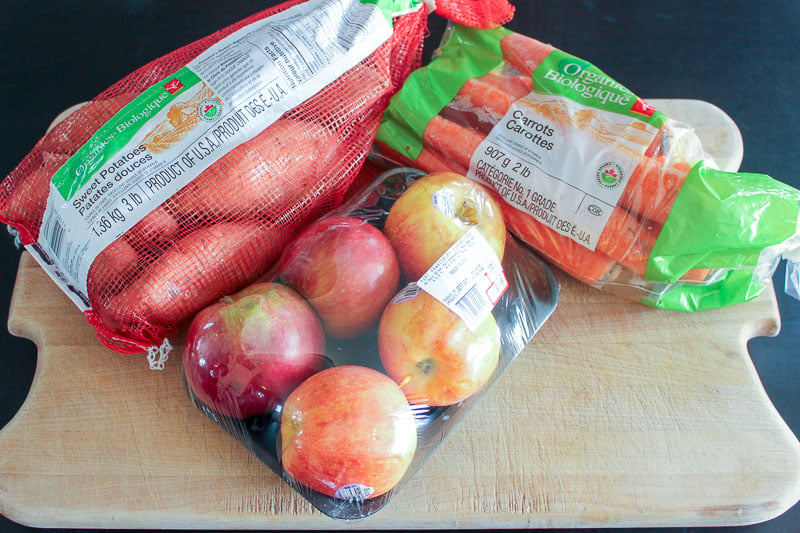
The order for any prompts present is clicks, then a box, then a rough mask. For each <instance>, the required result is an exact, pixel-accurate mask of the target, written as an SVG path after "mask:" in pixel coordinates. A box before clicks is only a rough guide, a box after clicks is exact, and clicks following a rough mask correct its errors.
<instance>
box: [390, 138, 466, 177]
mask: <svg viewBox="0 0 800 533" xmlns="http://www.w3.org/2000/svg"><path fill="white" fill-rule="evenodd" d="M377 145H378V151H379V153H380V155H381V156H382V157H385V158H386V159H388V160H389V161H391V162H393V163H395V164H398V165H402V166H407V167H413V168H418V169H419V170H424V171H425V172H438V171H440V170H448V171H450V172H455V173H456V174H461V175H462V176H466V175H467V168H466V167H464V166H461V165H459V164H458V163H456V162H455V161H453V160H452V159H448V158H447V157H445V156H444V155H443V154H441V153H439V152H438V151H436V150H434V149H433V148H431V147H430V146H424V147H423V148H422V150H421V151H420V153H419V155H418V156H417V159H416V161H415V160H413V159H410V158H408V157H406V156H404V155H403V154H401V153H400V152H397V151H396V150H393V149H391V148H389V147H388V146H386V145H385V144H381V143H377Z"/></svg>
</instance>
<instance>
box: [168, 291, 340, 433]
mask: <svg viewBox="0 0 800 533" xmlns="http://www.w3.org/2000/svg"><path fill="white" fill-rule="evenodd" d="M324 365H325V334H324V333H323V330H322V324H321V323H320V321H319V318H317V315H316V314H315V313H314V310H313V309H311V307H310V306H309V305H308V304H307V303H306V302H305V300H303V298H302V297H301V296H300V295H299V294H297V293H296V292H295V291H294V290H292V289H291V288H289V287H286V286H283V285H279V284H277V283H258V284H255V285H252V286H250V287H248V288H246V289H244V290H242V291H240V292H238V293H236V294H234V295H233V296H227V297H225V298H223V299H222V300H220V301H219V302H218V303H216V304H214V305H211V306H209V307H206V308H205V309H203V310H202V311H201V312H200V313H198V314H197V316H196V317H195V318H194V320H193V321H192V323H191V325H190V326H189V330H188V332H187V335H186V349H185V351H184V356H183V369H184V374H185V376H186V381H187V383H188V384H189V387H190V388H191V390H192V392H193V393H194V395H195V396H196V397H197V399H199V400H200V401H201V402H203V403H204V404H206V405H207V406H208V407H209V408H211V409H213V410H214V411H216V412H218V413H220V414H223V415H226V416H229V417H233V418H247V417H250V416H253V415H256V414H261V413H267V412H270V411H271V410H273V409H274V408H275V407H276V405H277V404H279V403H280V402H282V401H283V399H284V398H285V397H286V396H287V395H288V394H289V393H290V392H291V391H292V389H294V388H295V387H296V386H297V385H299V384H300V383H301V382H302V381H303V380H304V379H306V378H307V377H309V376H310V375H312V374H313V373H315V372H317V371H319V370H320V369H322V367H323V366H324Z"/></svg>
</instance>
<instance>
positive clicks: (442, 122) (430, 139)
mask: <svg viewBox="0 0 800 533" xmlns="http://www.w3.org/2000/svg"><path fill="white" fill-rule="evenodd" d="M483 139H484V135H482V134H481V133H479V132H477V131H474V130H471V129H469V128H465V127H463V126H461V125H459V124H457V123H455V122H453V121H452V120H448V119H446V118H444V117H442V116H439V115H437V116H435V117H433V118H432V119H431V121H430V122H429V123H428V126H427V127H426V128H425V132H424V133H423V134H422V140H423V142H424V143H425V144H426V145H428V146H430V147H431V148H432V149H433V150H435V151H436V152H438V153H440V154H442V155H443V156H445V157H446V158H448V159H452V160H453V161H455V162H456V163H457V164H458V165H461V166H462V167H464V168H469V162H470V159H471V158H472V154H473V153H475V150H477V149H478V146H479V145H480V144H481V142H482V141H483Z"/></svg>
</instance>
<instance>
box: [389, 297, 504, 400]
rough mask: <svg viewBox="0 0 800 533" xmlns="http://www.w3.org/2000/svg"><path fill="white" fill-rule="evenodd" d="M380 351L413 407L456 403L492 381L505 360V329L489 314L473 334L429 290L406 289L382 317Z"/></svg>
mask: <svg viewBox="0 0 800 533" xmlns="http://www.w3.org/2000/svg"><path fill="white" fill-rule="evenodd" d="M378 351H379V354H380V359H381V363H383V367H384V369H385V370H386V373H387V374H389V376H391V377H392V379H394V380H395V381H396V382H397V383H398V384H399V385H400V387H401V388H402V389H403V392H404V393H405V395H406V397H407V398H408V400H409V401H410V402H411V403H413V404H427V405H431V406H445V405H452V404H455V403H458V402H460V401H463V400H465V399H467V398H468V397H470V396H471V395H472V394H474V393H475V392H476V391H478V390H479V389H480V388H481V387H482V386H483V385H484V384H485V383H486V382H487V381H488V380H489V377H491V375H492V373H493V372H494V370H495V368H496V367H497V363H498V361H499V358H500V329H499V328H498V327H497V322H495V319H494V317H493V316H492V314H491V313H489V314H488V315H487V316H486V318H485V319H484V320H483V321H482V322H481V323H480V325H479V326H478V327H477V328H476V329H475V331H471V330H470V329H469V328H468V327H467V325H466V323H465V322H464V321H463V320H461V319H460V318H459V317H458V315H456V314H455V313H453V312H452V311H451V310H450V309H448V308H447V307H446V306H445V305H444V304H443V303H441V302H440V301H439V300H437V299H435V298H434V297H433V296H431V295H430V294H428V293H427V292H425V291H423V290H421V289H416V291H414V290H411V291H409V290H406V289H404V290H402V291H400V292H399V293H398V294H397V296H396V297H395V298H393V299H392V301H391V302H390V303H389V304H388V305H387V306H386V309H385V310H384V312H383V316H381V321H380V325H379V326H378Z"/></svg>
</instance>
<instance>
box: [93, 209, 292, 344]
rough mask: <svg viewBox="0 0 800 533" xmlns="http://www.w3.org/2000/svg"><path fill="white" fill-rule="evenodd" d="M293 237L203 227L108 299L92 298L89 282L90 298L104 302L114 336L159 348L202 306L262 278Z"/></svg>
mask: <svg viewBox="0 0 800 533" xmlns="http://www.w3.org/2000/svg"><path fill="white" fill-rule="evenodd" d="M290 234H291V231H290V230H288V229H286V228H279V227H276V226H271V227H256V226H254V225H251V224H236V223H223V224H216V225H213V226H207V227H203V228H200V229H198V230H196V231H194V232H193V233H190V234H189V235H188V236H186V237H184V238H182V239H180V240H178V241H177V242H176V243H175V244H174V245H173V246H172V247H171V248H169V249H168V250H167V251H166V252H164V253H163V254H162V255H161V257H159V258H158V259H157V260H156V261H154V262H153V263H152V264H150V265H149V266H148V267H147V268H146V269H145V270H144V271H143V272H142V274H140V275H139V277H138V278H136V279H135V280H134V281H133V282H132V283H130V284H129V285H127V286H125V287H123V288H122V290H120V291H119V292H118V293H117V294H116V295H114V296H112V297H110V298H109V297H108V296H107V295H103V294H93V293H94V292H96V291H93V290H92V287H93V284H92V279H90V291H89V298H90V300H91V301H93V302H100V303H98V305H96V306H95V312H96V313H97V315H98V316H99V317H100V319H101V322H102V323H103V325H104V326H105V327H106V328H107V329H109V330H110V331H112V332H116V333H120V334H124V335H126V336H129V337H133V338H138V339H142V340H145V341H148V342H152V343H159V342H160V340H161V339H160V337H166V336H169V335H172V334H174V333H175V332H177V331H179V329H180V328H181V327H182V326H183V325H185V323H186V321H187V320H189V319H191V318H192V317H193V316H194V315H195V314H196V313H197V312H198V311H200V310H201V309H202V308H203V307H205V306H207V305H209V304H210V303H212V302H214V301H215V300H217V299H218V298H221V297H222V296H224V295H225V294H229V293H231V292H234V291H236V290H239V289H241V288H242V287H244V286H245V285H247V284H248V283H250V282H252V281H254V280H255V279H256V278H258V276H260V275H261V274H263V273H264V272H265V271H266V270H267V269H268V268H269V267H270V266H271V265H272V264H273V263H274V262H275V261H276V260H277V259H278V256H279V254H280V251H281V250H282V249H283V247H284V246H285V245H286V244H287V242H288V240H289V237H290ZM94 286H95V287H96V285H94ZM99 288H100V289H102V288H103V287H99ZM103 297H105V298H103Z"/></svg>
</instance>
